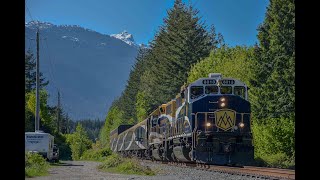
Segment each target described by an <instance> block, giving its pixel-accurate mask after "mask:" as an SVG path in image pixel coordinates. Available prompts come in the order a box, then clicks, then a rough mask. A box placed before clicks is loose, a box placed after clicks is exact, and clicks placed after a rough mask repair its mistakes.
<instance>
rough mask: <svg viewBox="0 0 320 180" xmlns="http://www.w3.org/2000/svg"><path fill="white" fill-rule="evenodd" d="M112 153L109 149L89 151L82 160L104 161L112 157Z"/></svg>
mask: <svg viewBox="0 0 320 180" xmlns="http://www.w3.org/2000/svg"><path fill="white" fill-rule="evenodd" d="M111 153H112V151H111V150H110V149H109V148H103V149H89V150H87V151H85V152H84V153H83V155H82V157H81V159H82V160H92V161H103V160H105V159H106V158H107V157H108V156H110V155H111Z"/></svg>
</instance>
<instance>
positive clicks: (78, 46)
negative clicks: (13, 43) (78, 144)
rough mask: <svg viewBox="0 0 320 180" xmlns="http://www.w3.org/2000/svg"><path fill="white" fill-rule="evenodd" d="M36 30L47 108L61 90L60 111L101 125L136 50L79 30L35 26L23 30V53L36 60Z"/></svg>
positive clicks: (82, 29) (46, 25)
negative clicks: (45, 86)
mask: <svg viewBox="0 0 320 180" xmlns="http://www.w3.org/2000/svg"><path fill="white" fill-rule="evenodd" d="M38 27H39V31H40V71H41V72H42V73H43V74H44V77H45V78H46V79H47V80H49V85H48V87H47V88H46V89H47V90H48V92H49V95H50V97H49V101H48V103H49V104H50V105H56V103H57V95H56V94H57V89H59V90H60V91H61V98H62V99H61V102H62V107H63V108H64V109H65V111H66V112H67V113H68V115H69V116H70V117H71V118H72V119H74V120H80V119H95V118H98V119H104V118H105V115H106V113H107V110H108V109H109V107H110V105H111V103H112V101H113V100H114V99H115V98H116V97H117V96H120V95H121V92H122V90H123V89H124V87H125V85H126V81H127V79H128V76H129V72H130V70H131V68H132V66H133V64H134V61H135V57H136V55H137V52H138V48H139V47H137V46H134V45H129V44H127V43H126V42H124V41H122V40H119V39H117V38H114V37H111V36H109V35H105V34H101V33H99V32H96V31H93V30H90V29H86V28H83V27H81V26H78V25H54V24H52V23H48V22H40V21H37V22H29V23H26V24H25V51H27V50H28V49H30V50H31V51H32V52H33V53H34V55H35V47H36V44H35V41H34V39H35V36H36V30H37V28H38ZM32 39H33V40H32ZM34 57H35V56H34Z"/></svg>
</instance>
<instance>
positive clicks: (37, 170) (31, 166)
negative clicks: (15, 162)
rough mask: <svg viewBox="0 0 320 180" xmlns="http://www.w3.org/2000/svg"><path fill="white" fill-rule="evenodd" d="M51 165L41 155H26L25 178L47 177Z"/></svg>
mask: <svg viewBox="0 0 320 180" xmlns="http://www.w3.org/2000/svg"><path fill="white" fill-rule="evenodd" d="M49 167H50V165H49V163H48V162H46V160H45V159H44V158H43V157H42V156H41V155H39V154H31V153H26V154H25V176H26V177H35V176H45V175H48V169H49Z"/></svg>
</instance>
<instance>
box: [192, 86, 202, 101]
mask: <svg viewBox="0 0 320 180" xmlns="http://www.w3.org/2000/svg"><path fill="white" fill-rule="evenodd" d="M202 94H203V86H192V87H191V99H195V98H197V97H199V96H201V95H202Z"/></svg>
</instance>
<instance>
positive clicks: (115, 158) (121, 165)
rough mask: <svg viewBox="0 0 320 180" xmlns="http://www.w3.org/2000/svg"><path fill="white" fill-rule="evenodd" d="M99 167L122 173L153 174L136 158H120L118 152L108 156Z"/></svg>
mask: <svg viewBox="0 0 320 180" xmlns="http://www.w3.org/2000/svg"><path fill="white" fill-rule="evenodd" d="M99 169H103V170H105V171H109V172H117V173H122V174H138V175H155V173H154V172H153V171H152V170H151V169H150V168H149V167H145V166H142V165H141V164H140V163H139V162H138V161H137V160H135V159H129V158H122V157H121V156H119V155H118V154H112V155H111V156H108V157H107V158H106V160H105V161H104V162H103V164H101V165H100V166H99Z"/></svg>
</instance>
